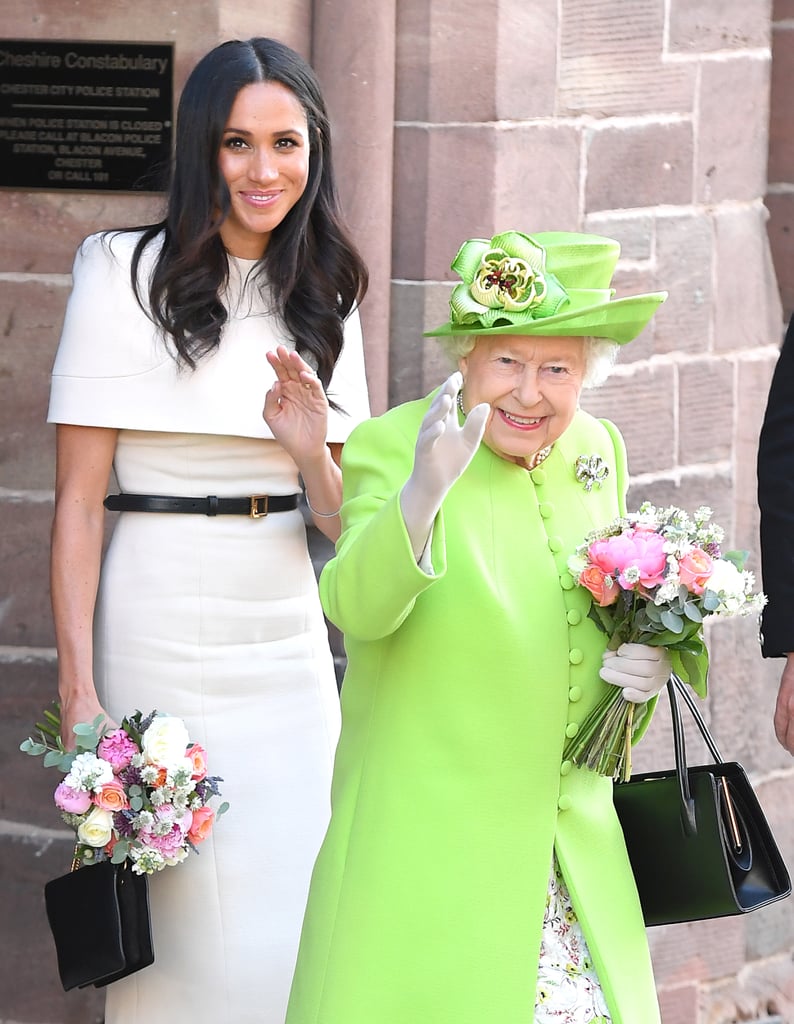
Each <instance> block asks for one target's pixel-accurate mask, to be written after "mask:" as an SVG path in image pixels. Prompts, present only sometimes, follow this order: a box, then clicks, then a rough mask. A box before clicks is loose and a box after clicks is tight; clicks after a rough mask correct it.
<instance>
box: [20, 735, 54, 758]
mask: <svg viewBox="0 0 794 1024" xmlns="http://www.w3.org/2000/svg"><path fill="white" fill-rule="evenodd" d="M19 749H20V750H21V751H22V753H23V754H30V755H31V757H41V755H42V754H45V753H46V752H47V748H46V747H45V746H44V744H43V743H37V742H36V741H35V740H32V739H30V737H28V739H26V740H23V741H22V742H21V743H20V744H19Z"/></svg>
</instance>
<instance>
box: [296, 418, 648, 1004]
mask: <svg viewBox="0 0 794 1024" xmlns="http://www.w3.org/2000/svg"><path fill="white" fill-rule="evenodd" d="M428 404H429V399H424V400H422V401H419V402H412V403H409V404H407V405H403V406H400V407H398V408H396V409H393V410H391V411H390V412H388V413H386V414H385V415H384V416H381V417H379V418H377V419H373V420H370V421H368V422H365V423H363V424H362V425H360V426H359V427H357V428H356V430H355V431H354V432H353V434H352V435H351V437H350V439H349V440H348V442H347V444H346V446H345V449H344V461H343V475H344V481H345V484H344V486H345V505H344V514H343V520H344V530H343V534H342V537H341V538H340V540H339V543H338V545H337V555H336V557H335V558H334V559H332V560H331V561H330V562H329V563H328V564H327V565H326V567H325V569H324V570H323V573H322V576H321V580H320V592H321V598H322V601H323V605H324V608H325V610H326V613H327V615H328V616H329V618H330V619H331V621H332V622H334V623H335V624H336V625H337V626H338V627H339V628H340V629H341V630H342V631H343V632H344V634H345V644H346V649H347V655H348V669H347V674H346V676H345V681H344V685H343V688H342V716H343V717H342V721H343V724H342V735H341V739H340V742H339V747H338V750H337V756H336V764H335V771H334V781H333V791H332V798H333V813H332V819H331V824H330V827H329V830H328V833H327V836H326V839H325V842H324V844H323V847H322V850H321V852H320V855H319V858H318V861H317V864H316V866H315V870H314V876H313V880H312V886H311V893H310V897H309V905H308V910H307V914H306V920H305V925H304V931H303V937H302V942H301V948H300V954H299V958H298V965H297V972H296V976H295V981H294V984H293V990H292V997H291V1001H290V1009H289V1012H288V1016H287V1024H531V1022H532V1021H533V1019H534V1012H533V1008H534V1003H535V984H536V975H537V962H538V953H539V946H540V939H541V929H542V921H543V912H544V907H545V900H546V892H547V886H548V880H549V872H550V868H551V864H552V852H553V850H556V853H557V857H558V859H559V863H560V865H561V868H562V871H563V874H564V876H565V878H566V880H567V883H568V886H569V889H570V892H571V898H572V901H573V903H574V906H575V908H576V911H577V913H578V915H579V919H580V921H581V924H582V928H583V930H584V932H585V935H586V937H587V940H588V943H589V945H590V949H591V952H592V955H593V959H594V962H595V964H596V967H597V970H598V973H599V977H600V980H601V983H602V986H603V988H604V992H605V995H606V998H607V1001H608V1004H609V1006H610V1008H611V1012H612V1016H613V1021H614V1024H656V1022H658V1020H659V1012H658V1008H657V1001H656V995H655V991H654V984H653V977H652V972H651V964H650V958H649V954H648V946H647V941H646V936H645V929H644V925H643V921H642V916H641V913H640V907H639V903H638V899H637V894H636V889H635V887H634V882H633V878H632V874H631V870H630V867H629V864H628V860H627V857H626V850H625V846H624V843H623V838H622V833H621V830H620V826H619V824H618V820H617V817H616V815H615V811H614V808H613V805H612V783H611V781H610V780H608V779H605V778H602V777H599V776H596V775H595V774H594V773H592V772H589V771H586V770H581V769H578V768H575V767H572V766H571V764H570V763H569V762H565V761H563V760H562V748H563V743H564V741H565V737H566V733H568V734H570V733H572V732H573V731H574V730H575V728H576V723H578V722H580V721H581V720H582V718H583V716H584V715H585V713H586V712H587V711H588V709H589V708H591V707H592V705H593V703H594V702H595V700H596V699H597V698H598V697H599V696H600V695H601V694H602V693H603V690H604V687H605V686H606V684H605V683H603V682H602V681H601V680H600V679H599V677H598V669H599V667H600V664H601V654H602V652H603V649H604V646H605V641H604V637H603V635H602V634H600V633H599V632H598V630H597V629H596V627H595V626H594V624H593V623H592V622H591V621H590V620H589V619H588V618H587V617H586V612H587V606H588V602H587V600H586V595H585V593H584V592H583V591H582V590H581V589H580V588H578V587H575V586H574V584H573V581H572V579H571V576H570V574H569V573H568V571H567V564H566V563H567V558H568V556H569V555H570V554H571V553H572V552H573V550H574V549H575V548H576V546H577V545H578V544H579V543H581V542H582V540H583V539H584V537H585V535H586V534H587V533H588V532H589V531H590V530H592V529H594V528H597V527H600V526H604V525H605V524H607V523H608V522H610V521H611V520H612V519H613V518H614V517H615V516H616V515H618V514H620V512H621V511H623V510H624V509H623V504H624V498H625V490H626V466H625V452H624V448H623V443H622V440H621V438H620V436H619V435H618V433H617V431H616V429H615V428H614V427H613V426H612V425H611V424H608V423H606V422H599V421H597V420H595V419H593V418H592V417H590V416H588V415H587V414H585V413H583V412H579V413H577V415H576V417H575V419H574V421H573V423H572V424H571V426H570V427H569V428H568V430H567V431H566V433H565V434H564V435H563V437H562V438H561V439H560V440H559V441H558V442H557V443H556V444H555V446H554V449H553V451H552V454H551V455H550V457H549V458H548V459H547V460H546V461H545V462H544V463H543V465H542V466H540V467H538V468H537V469H535V470H533V471H532V472H531V473H530V472H527V471H526V470H525V469H523V468H521V467H519V466H517V465H516V464H514V463H510V462H507V461H505V460H503V459H500V458H498V457H497V456H495V455H494V454H493V453H492V452H491V451H490V450H489V449H488V448H487V447H485V446H484V445H481V446H480V449H479V450H478V452H477V454H476V455H475V457H474V459H473V461H472V463H471V465H470V466H469V468H468V469H467V470H466V472H465V473H464V474H463V476H462V477H461V478H460V480H459V481H458V482H457V483H456V484H455V485H454V486H453V488H452V490H451V491H450V493H449V495H448V496H447V498H446V500H445V501H444V505H443V508H442V510H441V512H440V514H439V516H438V517H437V519H436V523H435V527H434V532H433V538H432V546H431V552H432V563H433V570H434V574H433V575H427V574H425V573H424V572H422V571H421V570H420V569H419V568H418V567H417V565H416V563H415V560H414V558H413V556H412V553H411V548H410V544H409V542H408V537H407V535H406V532H405V529H404V526H403V523H402V519H401V517H400V512H399V505H398V492H399V490H400V488H401V486H402V484H403V483H404V482H405V480H406V479H407V477H408V475H409V473H410V471H411V467H412V464H413V452H414V443H415V439H416V435H417V432H418V429H419V424H420V422H421V420H422V417H423V415H424V413H425V411H426V410H427V407H428ZM591 454H598V455H600V456H601V458H602V459H603V460H604V462H605V463H606V464H607V465H608V466H609V477H608V478H607V480H606V482H605V484H604V486H603V487H602V488H601V489H597V488H594V489H593V490H592V491H590V492H587V491H586V490H585V488H584V486H583V485H582V484H581V483H580V482H578V481H577V480H576V478H575V473H574V466H575V462H576V458H577V456H579V455H591Z"/></svg>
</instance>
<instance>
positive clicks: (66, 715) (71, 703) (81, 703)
mask: <svg viewBox="0 0 794 1024" xmlns="http://www.w3.org/2000/svg"><path fill="white" fill-rule="evenodd" d="M97 715H102V717H103V718H104V720H105V721H104V725H105V726H106V727H107V728H108V729H115V728H116V723H115V722H114V721H113V720H112V719H111V718H110V716H109V715H108V713H107V712H106V711H105V709H104V708H103V707H102V705H101V704H100V703H99V699H98V698H97V696H96V694H81V695H80V696H76V697H67V698H66V699H65V700H64V699H61V743H63V745H64V747H65V748H66V749H67V750H74V747H75V738H74V727H75V726H76V725H79V724H80V723H81V722H85V723H87V724H88V725H91V724H92V723H93V721H94V719H95V718H96V717H97ZM100 728H101V726H100Z"/></svg>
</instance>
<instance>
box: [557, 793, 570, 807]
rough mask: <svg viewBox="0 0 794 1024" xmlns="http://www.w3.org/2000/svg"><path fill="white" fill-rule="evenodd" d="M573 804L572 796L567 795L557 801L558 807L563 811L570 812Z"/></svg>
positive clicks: (564, 794)
mask: <svg viewBox="0 0 794 1024" xmlns="http://www.w3.org/2000/svg"><path fill="white" fill-rule="evenodd" d="M572 803H573V800H571V798H570V796H568V794H567V793H563V794H562V796H561V797H560V799H559V800H558V801H557V806H558V807H559V809H560V810H561V811H568V810H570V809H571V804H572Z"/></svg>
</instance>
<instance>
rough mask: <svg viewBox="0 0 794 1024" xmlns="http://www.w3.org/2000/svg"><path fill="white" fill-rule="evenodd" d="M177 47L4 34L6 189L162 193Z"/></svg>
mask: <svg viewBox="0 0 794 1024" xmlns="http://www.w3.org/2000/svg"><path fill="white" fill-rule="evenodd" d="M173 68H174V47H173V44H172V43H157V44H151V43H128V42H123V43H94V42H91V43H87V42H73V43H72V42H61V41H58V42H53V41H51V40H48V39H0V187H2V188H12V189H25V190H27V189H76V190H78V191H81V192H93V191H97V190H101V191H117V192H160V191H163V190H164V189H165V187H166V185H167V177H168V167H169V161H170V156H171V130H172V123H173V80H174V74H173Z"/></svg>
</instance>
